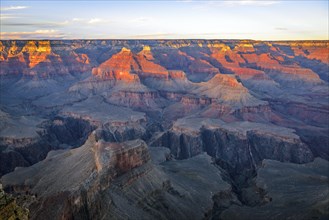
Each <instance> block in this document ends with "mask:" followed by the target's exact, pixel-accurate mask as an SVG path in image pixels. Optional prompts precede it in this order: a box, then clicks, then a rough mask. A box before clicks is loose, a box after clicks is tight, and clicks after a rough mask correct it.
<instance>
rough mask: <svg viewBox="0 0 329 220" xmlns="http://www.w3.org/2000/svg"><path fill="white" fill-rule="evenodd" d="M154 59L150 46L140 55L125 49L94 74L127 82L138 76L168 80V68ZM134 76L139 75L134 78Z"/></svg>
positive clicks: (94, 70) (103, 64)
mask: <svg viewBox="0 0 329 220" xmlns="http://www.w3.org/2000/svg"><path fill="white" fill-rule="evenodd" d="M153 59H154V58H153V55H152V53H151V48H150V47H149V46H144V48H143V50H142V51H141V52H139V53H138V54H134V53H132V52H131V50H130V49H127V48H125V47H124V48H122V49H121V51H120V52H119V53H117V54H114V55H113V56H112V57H111V58H110V59H109V60H107V61H105V62H104V63H102V64H101V65H100V66H99V67H98V68H94V69H93V71H92V73H93V74H94V75H97V76H99V77H100V78H106V79H116V80H125V81H131V80H135V79H136V76H137V75H139V76H141V77H148V76H151V77H160V78H168V71H167V70H166V68H164V67H162V66H161V65H159V64H156V63H154V62H152V61H151V60H153ZM134 74H137V75H136V76H134ZM137 78H138V76H137Z"/></svg>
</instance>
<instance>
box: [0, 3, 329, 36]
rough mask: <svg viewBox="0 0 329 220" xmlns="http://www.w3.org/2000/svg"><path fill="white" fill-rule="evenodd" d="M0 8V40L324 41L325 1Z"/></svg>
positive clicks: (328, 17) (15, 5)
mask: <svg viewBox="0 0 329 220" xmlns="http://www.w3.org/2000/svg"><path fill="white" fill-rule="evenodd" d="M0 2H1V9H0V12H1V16H0V22H1V23H0V28H1V36H0V37H1V40H5V39H177V38H182V39H186V38H188V39H191V38H192V39H254V40H329V29H328V26H329V24H328V22H329V21H328V20H329V15H328V11H329V9H328V7H329V5H328V1H327V0H313V1H306V0H302V1H298V0H294V1H286V0H267V1H261V0H234V1H220V0H217V1H200V0H199V1H195V0H181V1H179V0H177V1H175V0H172V1H106V0H101V1H88V0H69V1H64V0H53V1H46V0H45V1H42V0H32V1H30V0H28V1H27V0H25V1H24V0H23V1H17V0H1V1H0Z"/></svg>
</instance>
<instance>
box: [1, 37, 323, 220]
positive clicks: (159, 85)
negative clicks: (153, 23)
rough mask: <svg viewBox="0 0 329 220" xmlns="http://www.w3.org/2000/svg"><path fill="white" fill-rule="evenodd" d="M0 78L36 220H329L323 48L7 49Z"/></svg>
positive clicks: (6, 155)
mask: <svg viewBox="0 0 329 220" xmlns="http://www.w3.org/2000/svg"><path fill="white" fill-rule="evenodd" d="M0 67H1V68H0V77H1V80H0V86H1V87H0V118H1V120H0V177H1V176H2V178H1V180H0V181H1V183H2V184H3V187H4V190H5V191H6V193H11V194H12V196H13V197H14V198H13V199H12V200H11V201H14V202H15V207H16V203H17V204H18V207H24V208H23V210H24V209H25V208H27V209H28V210H29V211H28V212H25V211H24V215H26V213H28V215H29V217H30V218H32V219H45V218H51V219H73V218H78V219H104V218H105V219H107V218H114V219H141V218H143V219H154V218H159V219H264V218H269V219H288V218H289V219H312V218H314V219H325V218H326V217H328V215H329V212H328V209H327V207H328V205H329V201H328V196H329V189H328V184H329V180H328V178H329V177H328V172H327V171H328V170H329V164H328V159H329V70H328V68H329V42H328V41H285V42H284V41H278V42H265V41H251V40H67V41H0ZM310 189H316V190H310ZM305 198H307V199H305ZM4 207H5V206H4ZM0 213H2V212H0ZM7 215H8V216H9V215H12V214H10V213H9V214H8V213H7Z"/></svg>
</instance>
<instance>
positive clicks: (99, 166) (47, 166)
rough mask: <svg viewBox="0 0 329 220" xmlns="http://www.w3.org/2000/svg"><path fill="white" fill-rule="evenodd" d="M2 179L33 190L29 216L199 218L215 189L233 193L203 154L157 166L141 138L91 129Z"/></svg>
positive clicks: (16, 189) (208, 207)
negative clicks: (72, 145)
mask: <svg viewBox="0 0 329 220" xmlns="http://www.w3.org/2000/svg"><path fill="white" fill-rule="evenodd" d="M63 168H64V169H63ZM55 173H57V175H54V174H55ZM210 176H211V178H209V177H210ZM195 177H198V178H195ZM27 179H28V181H27V182H26V180H27ZM63 181H65V182H63ZM1 182H2V183H3V184H4V188H5V189H6V190H7V191H10V192H15V193H17V194H22V193H24V194H28V195H35V201H33V202H32V203H31V204H30V205H29V210H30V218H31V219H44V218H49V217H51V218H53V219H60V218H80V219H90V218H93V219H95V218H97V219H100V218H143V219H154V218H155V217H157V218H162V219H173V218H179V219H200V218H202V217H204V215H205V214H206V213H207V212H208V211H209V210H211V208H212V206H213V201H212V197H213V196H214V195H217V194H223V193H225V194H232V192H231V187H230V185H229V184H227V183H226V182H224V181H223V180H222V177H221V172H220V171H219V170H218V169H217V168H216V167H215V166H214V165H212V162H211V158H210V157H209V156H207V155H205V154H203V155H199V156H197V157H195V158H191V159H189V160H185V161H169V162H165V163H162V165H161V166H158V167H156V166H155V165H152V164H151V161H150V155H149V153H148V150H147V145H146V144H145V142H143V141H141V140H134V141H129V142H124V143H121V144H118V143H107V142H104V141H103V140H97V137H96V136H95V134H92V135H91V136H90V137H89V138H88V140H87V142H86V143H85V144H84V145H83V146H82V147H80V148H77V149H74V150H70V151H63V152H52V153H50V154H49V155H48V157H47V158H46V160H44V161H42V162H40V163H38V164H35V165H34V166H32V167H30V168H21V169H17V170H16V171H15V172H13V173H11V174H8V175H5V176H3V177H2V178H1ZM49 182H51V183H52V184H51V186H49ZM231 197H232V198H231V200H232V201H235V202H232V203H235V204H239V202H238V201H237V199H236V197H235V196H234V195H233V194H232V195H231ZM200 204H202V206H200ZM41 207H42V208H41Z"/></svg>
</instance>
